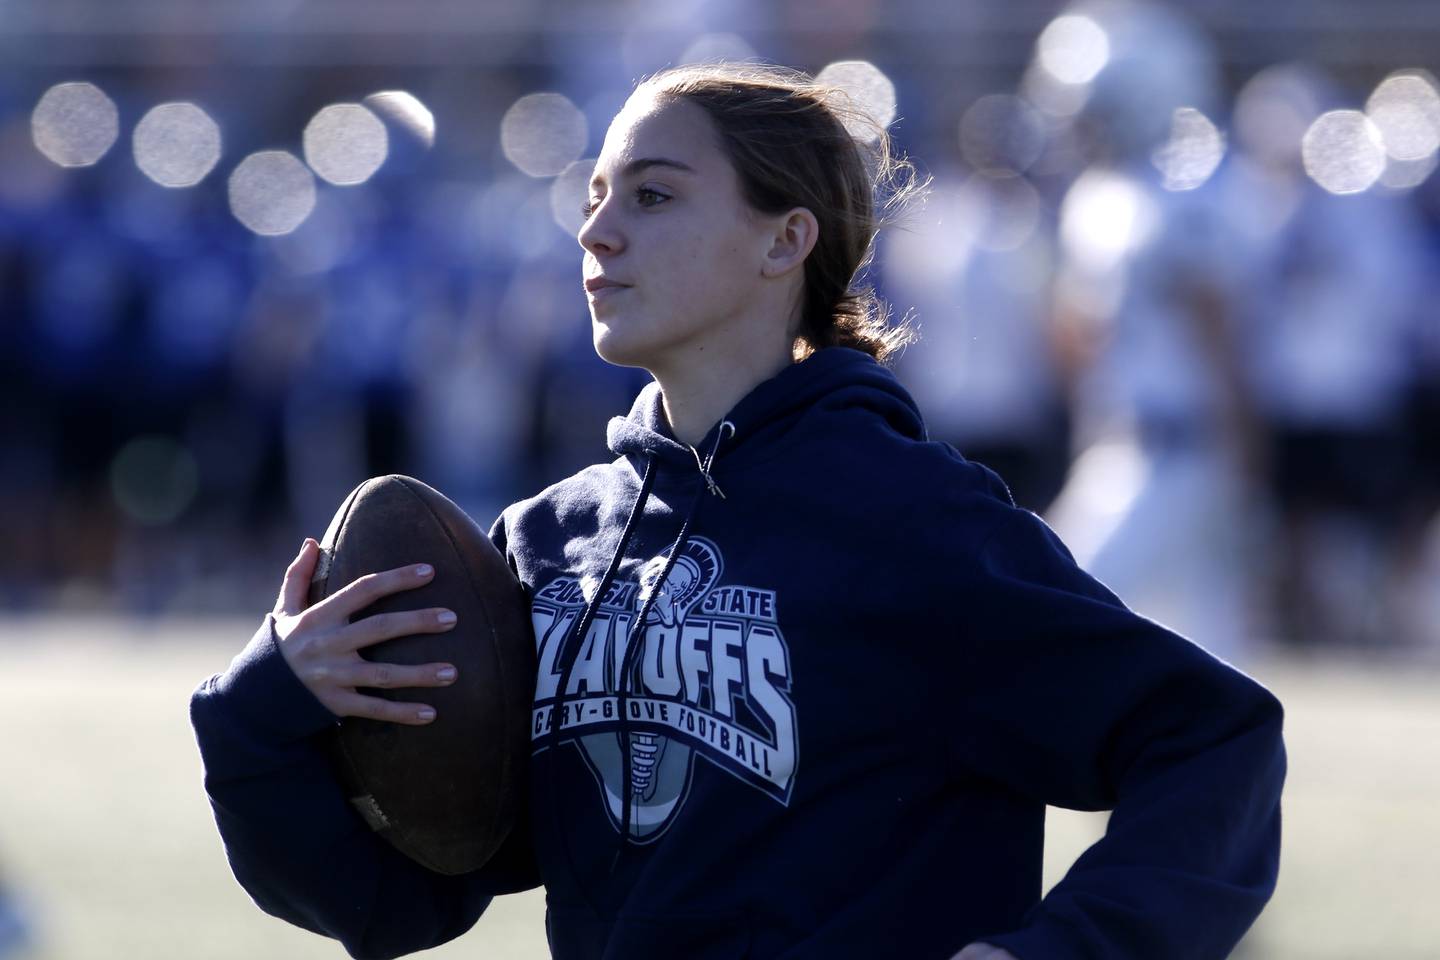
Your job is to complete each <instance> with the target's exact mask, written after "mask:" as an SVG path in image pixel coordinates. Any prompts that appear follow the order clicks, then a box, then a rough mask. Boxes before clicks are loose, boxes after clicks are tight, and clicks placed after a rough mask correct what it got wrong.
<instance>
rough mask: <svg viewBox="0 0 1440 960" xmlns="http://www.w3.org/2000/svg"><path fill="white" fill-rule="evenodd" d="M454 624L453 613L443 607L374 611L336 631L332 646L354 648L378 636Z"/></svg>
mask: <svg viewBox="0 0 1440 960" xmlns="http://www.w3.org/2000/svg"><path fill="white" fill-rule="evenodd" d="M454 626H455V614H454V612H453V611H450V610H446V609H444V608H443V607H431V608H427V609H425V610H404V611H401V612H399V613H376V614H371V615H370V616H368V617H365V618H364V619H363V620H356V621H355V622H354V623H352V624H350V625H349V626H346V627H344V628H343V629H341V630H340V631H339V632H338V633H337V634H336V641H337V643H336V649H338V650H343V651H355V650H359V649H360V648H362V647H368V646H370V645H371V644H375V643H379V642H381V641H382V640H393V639H394V638H395V637H408V636H410V635H411V634H415V633H444V632H445V631H446V630H450V629H453V628H454Z"/></svg>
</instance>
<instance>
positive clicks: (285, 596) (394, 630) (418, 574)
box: [274, 539, 456, 725]
mask: <svg viewBox="0 0 1440 960" xmlns="http://www.w3.org/2000/svg"><path fill="white" fill-rule="evenodd" d="M319 556H320V544H318V543H316V542H315V541H314V540H311V539H307V540H306V541H305V543H304V544H303V545H302V546H301V547H300V555H299V556H297V557H296V558H295V559H294V560H293V561H292V562H291V564H290V566H289V568H287V569H286V571H285V581H284V583H283V584H282V585H281V587H280V596H279V598H278V599H277V600H276V601H275V611H274V612H275V635H276V636H277V637H278V638H279V640H280V653H281V655H282V656H284V658H285V662H286V663H288V664H289V665H290V669H291V670H294V671H295V676H297V677H299V678H300V682H301V683H303V684H304V685H305V687H306V688H307V689H308V690H309V691H310V692H311V693H313V694H314V695H315V698H316V699H317V700H319V701H320V702H321V703H322V704H324V705H325V708H326V709H328V710H329V711H330V712H331V713H333V714H335V715H336V716H339V717H367V718H369V719H371V720H388V721H390V722H392V723H406V724H412V725H421V724H426V723H429V722H431V721H432V720H434V719H435V711H434V709H433V708H431V707H429V706H427V705H426V704H423V703H397V702H394V701H391V700H385V699H382V698H380V697H369V696H365V695H364V694H361V693H358V692H357V691H356V687H376V688H387V689H388V688H395V687H446V686H449V685H450V684H452V683H454V682H455V676H456V671H455V667H454V666H453V665H451V664H448V663H427V664H424V665H422V666H413V667H412V666H402V665H400V664H391V663H371V662H370V661H368V660H366V659H364V658H363V657H361V656H360V653H359V651H360V649H361V648H362V647H368V646H370V645H371V644H375V643H379V642H380V641H382V640H389V639H392V638H394V637H403V636H408V635H410V634H415V633H441V632H443V631H446V630H450V629H452V628H453V627H454V626H455V619H454V617H455V615H454V613H452V612H451V611H449V610H440V609H433V608H432V609H428V610H409V611H406V612H404V613H377V614H375V615H373V616H369V617H365V618H364V619H362V620H357V621H355V622H354V623H351V622H350V617H351V615H353V614H354V613H355V612H356V611H359V610H363V609H365V608H366V607H368V606H369V605H370V604H372V603H374V602H375V601H376V600H379V599H380V598H381V597H384V596H387V595H389V594H392V593H398V592H400V591H401V590H413V589H414V588H416V587H420V586H424V585H425V584H427V583H429V582H430V579H431V578H432V577H433V576H434V570H433V569H431V568H429V567H427V566H425V565H423V564H422V565H417V566H409V567H399V568H396V569H394V570H386V571H385V572H383V573H372V574H370V575H368V576H364V577H360V578H359V579H358V580H356V581H355V582H354V583H351V584H349V585H348V586H346V587H345V588H344V589H342V590H339V591H337V592H335V593H333V594H331V595H330V596H328V597H326V598H325V599H324V600H322V601H320V602H319V603H317V604H315V605H314V606H313V607H309V608H307V607H306V606H305V602H306V597H307V595H308V593H309V590H310V577H311V575H312V574H313V573H314V571H315V563H316V561H317V560H318V559H319ZM447 615H448V616H449V619H448V620H446V619H443V618H444V617H446V616H447Z"/></svg>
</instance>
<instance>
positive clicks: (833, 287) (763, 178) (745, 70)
mask: <svg viewBox="0 0 1440 960" xmlns="http://www.w3.org/2000/svg"><path fill="white" fill-rule="evenodd" d="M637 90H638V91H649V92H651V93H653V94H655V95H656V96H658V97H660V98H662V99H666V98H683V99H685V100H688V101H690V102H691V103H694V104H696V105H698V106H700V107H702V108H704V110H705V112H706V113H707V114H708V115H709V117H710V119H711V121H713V123H714V124H715V129H716V131H717V134H718V137H719V141H720V146H721V147H722V149H724V151H725V153H726V155H727V157H728V158H729V160H730V162H731V165H732V166H734V168H735V170H736V172H737V173H738V174H739V178H740V184H741V189H742V190H743V192H744V194H745V199H746V201H747V202H748V203H749V204H750V206H751V207H753V208H754V209H755V210H757V211H759V212H761V213H766V214H770V213H782V212H784V211H786V210H789V209H792V208H794V207H805V208H806V209H808V210H809V211H810V212H811V213H813V214H814V215H815V219H816V221H817V222H818V224H819V236H818V237H817V239H816V241H815V248H814V249H813V250H812V251H811V252H810V255H809V256H808V257H807V258H806V259H805V290H804V298H803V304H802V307H801V316H800V326H799V330H798V331H797V334H796V341H795V358H796V359H797V360H799V359H803V358H805V357H807V356H809V355H810V354H811V353H813V352H814V351H816V350H819V349H820V348H822V347H830V346H843V347H853V348H855V349H857V350H863V351H865V352H866V353H868V354H870V355H871V356H873V357H875V359H877V360H882V361H884V360H888V359H890V358H891V357H892V356H893V355H894V354H895V352H896V351H897V350H899V349H900V348H901V347H903V346H905V345H906V344H908V343H910V342H911V341H913V340H914V339H915V333H914V331H913V330H912V329H911V328H910V326H909V325H908V324H907V323H905V322H903V321H902V322H900V323H898V324H892V323H890V322H889V310H888V309H887V307H886V306H885V304H884V302H883V301H882V300H881V299H880V298H879V297H878V296H876V294H875V291H874V290H873V289H872V288H870V287H869V286H864V285H859V283H860V279H861V274H862V273H863V271H864V270H865V268H866V267H868V266H869V265H870V263H871V261H872V260H873V259H874V256H875V235H876V233H877V232H878V230H879V228H880V227H881V225H882V224H884V223H889V222H890V221H891V220H892V219H893V216H894V214H895V213H896V212H897V211H899V210H900V209H901V208H902V207H903V206H904V205H905V203H907V202H908V201H909V200H910V199H911V197H912V196H913V195H915V194H916V193H918V192H920V191H922V190H923V189H924V187H925V184H924V183H921V182H919V180H918V178H917V176H916V174H915V168H914V167H913V166H912V165H911V164H910V163H909V162H908V161H907V160H905V159H903V158H901V157H898V156H896V155H895V154H894V153H893V152H892V148H891V143H890V137H889V135H888V134H887V133H886V131H885V130H884V128H883V127H881V126H880V125H879V124H878V123H877V122H876V121H875V120H874V119H873V118H871V117H870V116H868V115H867V114H866V113H865V112H864V111H863V110H862V109H860V108H859V107H858V106H856V105H855V103H854V102H853V101H852V100H851V98H850V97H849V96H848V95H847V94H846V93H845V92H844V91H843V90H840V89H839V88H837V87H831V86H826V85H824V84H821V83H817V82H816V81H815V80H814V79H813V78H812V77H810V76H809V75H808V74H805V73H802V72H800V71H798V70H791V69H789V68H785V67H777V66H770V65H765V64H756V63H705V64H688V65H685V66H681V67H674V68H671V69H668V70H663V71H661V72H660V73H657V74H655V75H653V76H651V77H648V78H646V79H645V80H644V81H642V82H641V83H640V85H639V87H638V88H637ZM852 130H853V131H856V132H857V133H861V134H863V135H864V136H865V137H866V138H867V139H871V141H872V142H862V141H861V140H860V139H859V138H857V137H856V136H855V135H854V134H852V132H851V131H852Z"/></svg>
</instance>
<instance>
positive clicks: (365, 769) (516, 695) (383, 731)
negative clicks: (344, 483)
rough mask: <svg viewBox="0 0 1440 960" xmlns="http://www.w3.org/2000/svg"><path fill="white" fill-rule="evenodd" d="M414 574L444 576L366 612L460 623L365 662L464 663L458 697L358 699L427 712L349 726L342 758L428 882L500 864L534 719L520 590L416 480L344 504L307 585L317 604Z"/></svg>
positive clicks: (339, 744) (397, 481)
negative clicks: (375, 580) (426, 716)
mask: <svg viewBox="0 0 1440 960" xmlns="http://www.w3.org/2000/svg"><path fill="white" fill-rule="evenodd" d="M412 563H428V564H430V565H431V566H433V567H434V568H435V575H434V577H432V578H431V581H430V582H429V583H427V584H425V585H424V586H421V587H418V588H416V589H413V590H403V591H401V592H399V593H394V594H391V595H389V596H386V597H384V598H382V599H381V600H379V601H377V602H376V603H374V604H371V605H370V606H369V607H366V608H365V609H364V610H361V611H359V612H358V613H356V614H355V615H354V616H353V617H352V618H351V620H352V622H353V621H354V620H358V619H361V618H362V617H367V616H370V615H371V614H375V613H389V612H396V611H403V610H414V609H419V608H424V607H445V608H448V609H450V610H454V611H455V613H456V615H457V616H458V621H457V623H456V626H455V627H454V629H452V630H449V631H445V632H443V633H423V634H414V635H411V636H405V637H396V638H394V639H391V640H386V641H384V642H382V643H378V644H375V645H373V646H370V647H366V648H363V649H362V650H361V651H360V654H361V656H363V657H365V658H366V659H369V660H373V661H378V662H389V663H399V664H409V665H415V664H423V663H432V662H437V661H444V662H447V663H453V664H455V666H456V668H457V670H458V674H459V675H458V677H457V679H456V681H455V682H454V683H453V684H451V685H450V686H448V687H411V688H401V689H394V690H388V689H387V690H371V689H364V690H362V691H361V692H363V693H366V694H368V695H371V696H380V697H385V698H387V699H390V700H402V701H407V702H416V701H418V702H422V703H428V704H431V705H432V706H434V707H435V711H436V718H435V720H434V722H432V723H429V724H426V725H424V726H409V725H404V724H398V723H386V722H381V721H377V720H368V719H363V718H359V717H346V718H344V719H343V720H342V721H341V723H340V724H339V726H338V727H337V728H336V732H335V735H334V738H333V743H332V754H333V756H334V758H335V761H336V767H337V770H338V772H339V775H340V779H341V781H342V783H344V784H345V786H346V787H347V788H348V790H349V792H350V799H351V802H352V803H353V804H354V805H355V807H356V809H357V810H358V811H359V812H360V815H361V816H362V817H364V818H365V820H366V822H367V823H369V824H370V826H371V828H372V829H374V830H375V831H377V832H378V833H379V834H380V835H381V836H382V837H384V838H385V839H386V840H388V841H389V842H390V843H391V844H392V845H393V846H395V847H396V848H397V849H398V850H400V851H401V852H402V853H404V854H406V855H407V856H409V857H410V858H411V859H413V860H415V861H417V862H419V863H421V864H423V865H424V866H426V867H428V868H429V869H431V870H434V871H436V872H438V873H444V874H460V873H467V872H469V871H472V870H477V869H479V868H480V867H482V866H484V864H485V863H486V862H487V861H488V860H489V859H490V858H491V856H493V855H494V853H495V851H496V850H498V849H499V847H500V845H501V844H502V843H503V842H504V840H505V838H506V836H507V835H508V834H509V833H510V831H511V829H512V828H513V827H514V825H515V823H516V820H517V818H518V816H519V814H520V812H521V810H522V809H523V804H524V803H525V802H526V796H525V784H526V779H527V764H528V759H529V753H530V750H529V747H530V742H529V733H528V726H529V724H528V721H529V711H530V704H531V698H532V694H533V692H534V689H535V642H534V635H533V633H532V631H531V627H530V615H529V607H528V604H527V602H526V599H525V594H524V590H523V588H522V587H521V586H520V582H519V581H518V580H517V579H516V577H515V574H514V573H513V572H512V571H511V569H510V566H509V564H508V563H506V561H505V558H504V557H503V556H502V555H501V553H500V551H499V550H497V549H496V547H495V545H494V544H492V543H491V542H490V538H489V537H488V536H486V534H485V532H484V531H483V530H481V529H480V527H479V526H478V525H477V524H476V523H475V521H474V520H472V519H471V518H470V517H469V516H467V515H466V514H465V512H464V511H463V510H461V509H460V507H458V506H457V505H456V504H455V503H453V502H452V501H450V500H449V499H448V498H447V497H445V496H444V495H443V494H441V493H440V492H439V491H437V490H434V489H433V488H431V487H429V486H426V485H425V484H424V483H421V482H420V481H419V480H415V479H412V478H410V477H403V476H385V477H375V478H373V479H370V480H367V481H365V482H364V483H362V484H361V485H360V486H358V487H356V488H355V490H353V491H352V492H351V493H350V495H349V496H348V497H346V498H345V502H344V503H343V504H341V506H340V509H339V511H338V512H337V513H336V514H335V518H334V519H333V520H332V521H331V522H330V527H329V529H328V530H326V532H325V538H324V540H323V541H322V542H321V544H320V558H319V560H318V561H317V563H316V567H315V574H314V576H313V577H312V578H311V582H310V603H312V604H314V603H317V602H319V601H320V600H323V599H324V598H325V597H328V596H330V595H331V594H332V593H335V592H337V591H339V590H340V589H341V588H343V587H345V586H347V585H348V584H350V583H351V582H353V581H354V580H356V579H357V578H359V577H362V576H364V575H366V574H369V573H379V572H381V571H384V570H390V569H393V568H395V567H402V566H406V565H408V564H412Z"/></svg>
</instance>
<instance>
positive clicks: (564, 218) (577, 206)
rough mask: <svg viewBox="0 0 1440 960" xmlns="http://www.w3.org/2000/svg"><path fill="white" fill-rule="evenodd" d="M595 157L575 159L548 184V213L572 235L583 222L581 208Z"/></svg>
mask: <svg viewBox="0 0 1440 960" xmlns="http://www.w3.org/2000/svg"><path fill="white" fill-rule="evenodd" d="M595 159H596V158H595V157H587V158H585V159H583V160H576V161H575V162H574V163H572V164H570V166H568V167H566V168H565V169H564V170H562V171H561V172H560V175H559V176H558V177H556V178H555V180H554V182H552V183H551V184H550V214H551V216H553V217H554V218H555V223H556V225H558V226H559V227H560V229H561V230H564V231H565V232H566V233H568V234H570V235H571V236H572V237H573V236H575V235H576V234H578V233H579V232H580V226H581V225H582V224H583V223H584V222H585V218H584V216H583V214H582V212H581V208H582V207H583V206H584V204H585V203H586V202H587V201H588V200H589V195H590V176H591V174H593V173H594V172H595Z"/></svg>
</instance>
